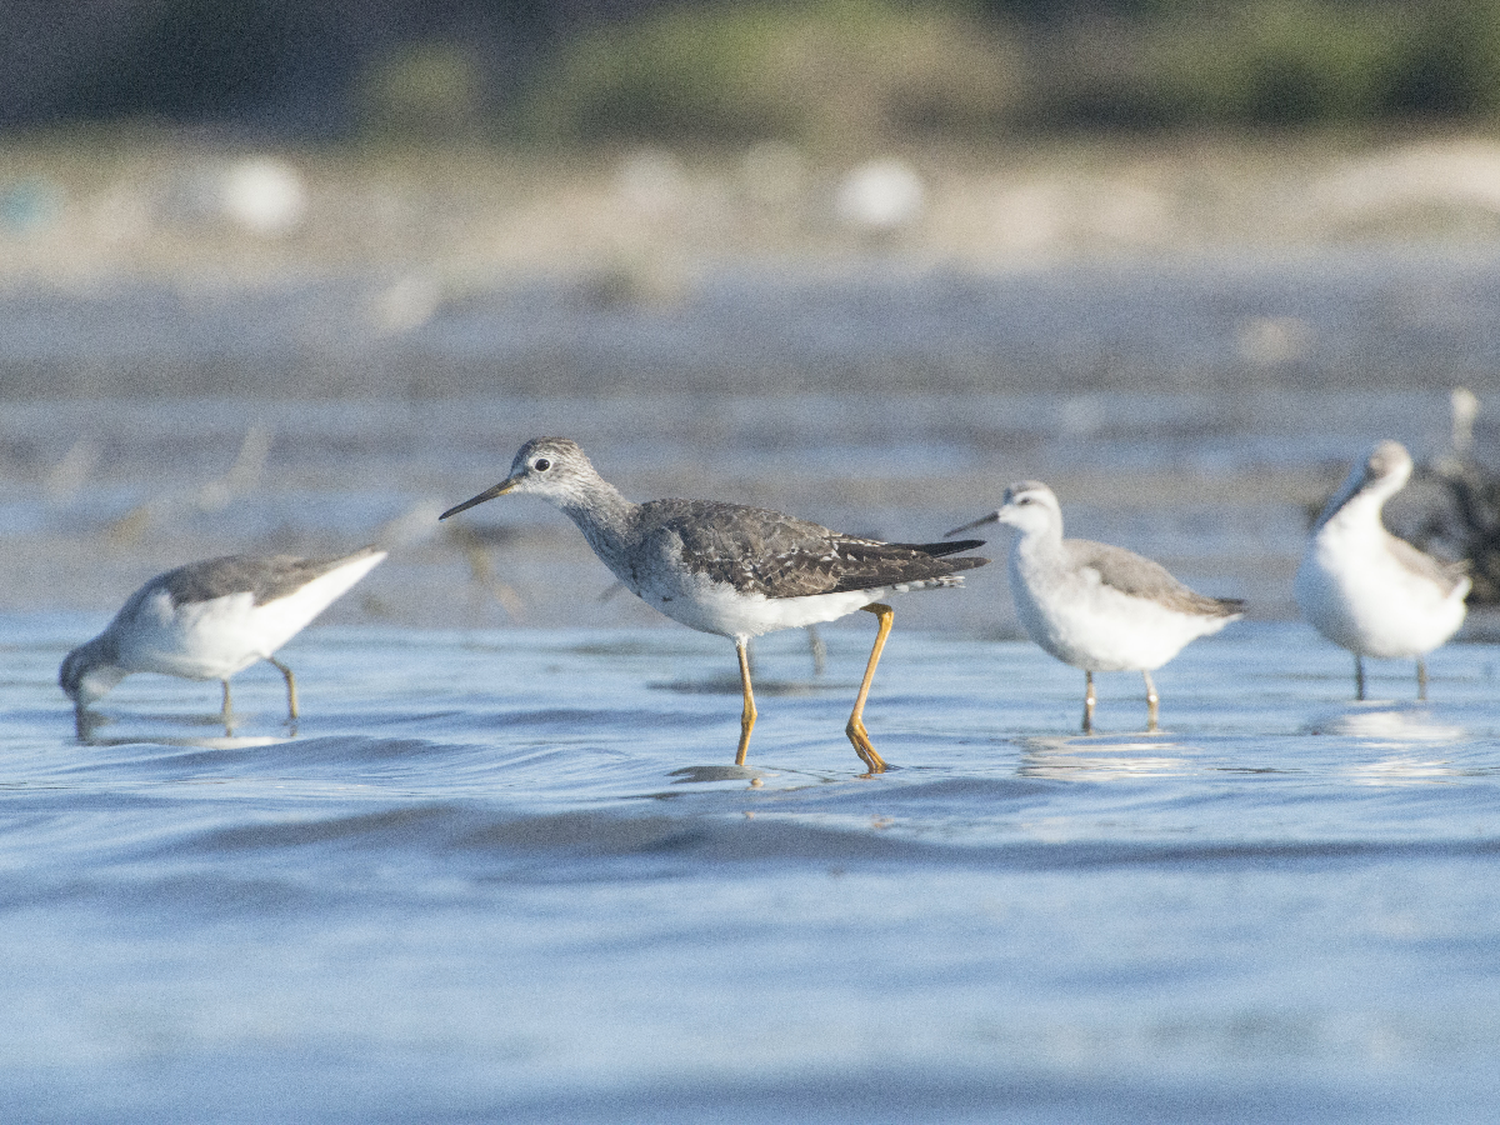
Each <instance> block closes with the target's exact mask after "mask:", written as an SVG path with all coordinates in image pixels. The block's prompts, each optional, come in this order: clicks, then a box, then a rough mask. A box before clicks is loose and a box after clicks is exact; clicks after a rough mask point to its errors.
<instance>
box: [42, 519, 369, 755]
mask: <svg viewBox="0 0 1500 1125" xmlns="http://www.w3.org/2000/svg"><path fill="white" fill-rule="evenodd" d="M385 556H386V552H384V551H379V550H376V549H375V548H374V547H365V548H363V549H361V550H358V551H355V552H354V553H353V554H351V555H344V556H341V557H339V558H331V559H303V558H294V557H293V556H290V555H228V556H226V557H224V558H218V559H206V560H204V561H203V562H194V563H188V564H187V565H186V566H180V567H178V568H177V569H175V570H169V571H167V572H166V573H165V574H158V575H157V576H156V577H155V578H153V579H151V581H149V582H147V583H146V584H145V585H144V586H142V587H141V588H140V589H139V590H137V591H136V592H135V593H133V594H131V595H130V597H129V599H127V600H126V602H125V605H124V606H123V607H122V608H121V609H120V612H119V613H117V614H115V617H114V620H113V621H111V622H110V623H109V625H108V626H106V628H105V630H104V632H102V633H100V634H99V635H98V636H97V637H95V638H94V639H93V640H91V641H88V642H87V643H85V644H82V645H79V646H78V647H77V648H75V649H74V650H73V651H72V652H70V653H68V655H67V657H66V659H64V660H63V662H62V667H61V668H60V669H59V671H58V681H59V683H60V684H61V685H62V689H63V691H64V692H66V693H67V696H68V698H69V699H71V700H73V705H74V708H75V710H76V714H77V718H78V723H79V728H80V730H81V729H82V728H83V726H84V719H83V716H84V712H85V711H86V710H87V708H88V707H89V705H90V704H92V703H94V702H95V701H96V700H98V699H101V698H102V697H103V696H104V695H105V694H107V693H108V692H109V691H110V689H111V688H113V687H114V686H115V685H116V684H117V683H119V682H120V681H121V680H122V679H124V678H125V677H126V676H128V675H130V674H132V673H134V672H161V673H164V674H166V675H169V676H182V677H184V678H185V679H190V680H220V681H222V682H223V685H224V712H223V713H224V721H225V724H226V725H227V724H228V722H229V718H230V715H231V713H232V711H231V706H230V698H229V678H230V677H231V676H233V675H234V674H235V673H236V672H239V671H241V670H242V669H244V668H248V667H249V666H250V665H251V664H254V663H255V662H256V661H258V660H265V661H268V662H269V663H271V664H274V665H275V666H276V668H277V670H278V671H280V672H281V675H282V678H283V679H284V680H285V681H286V702H287V717H288V719H296V718H297V716H298V708H297V680H296V677H294V676H293V675H292V670H291V669H290V668H289V667H287V666H286V665H285V664H283V663H282V662H281V661H279V660H277V659H276V657H275V656H274V655H273V654H274V653H275V652H276V650H277V649H279V648H280V647H281V646H282V645H284V644H286V643H287V641H289V640H291V639H292V638H293V637H294V636H296V635H297V633H298V632H300V631H301V630H302V628H303V626H305V625H307V623H308V622H310V621H311V620H312V619H313V618H314V617H316V616H317V615H318V614H319V613H321V612H322V611H323V610H324V609H325V608H327V607H328V605H329V604H331V603H332V602H333V601H334V600H335V599H337V598H338V597H340V596H341V595H342V594H344V593H345V592H346V591H347V590H348V589H349V588H350V587H351V586H353V585H354V584H355V583H356V582H358V581H359V580H360V579H361V578H363V577H364V576H365V575H366V574H368V573H369V572H370V570H372V569H373V568H374V567H375V566H376V565H377V564H378V563H379V562H380V561H381V560H382V559H384V558H385Z"/></svg>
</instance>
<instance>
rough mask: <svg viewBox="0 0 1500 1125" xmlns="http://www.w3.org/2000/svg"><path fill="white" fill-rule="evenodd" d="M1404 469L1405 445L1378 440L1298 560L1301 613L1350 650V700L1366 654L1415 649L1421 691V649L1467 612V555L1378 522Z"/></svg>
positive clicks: (1358, 692) (1361, 693)
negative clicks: (1444, 553) (1446, 552)
mask: <svg viewBox="0 0 1500 1125" xmlns="http://www.w3.org/2000/svg"><path fill="white" fill-rule="evenodd" d="M1411 471H1412V461H1411V454H1409V453H1408V452H1407V451H1406V447H1405V446H1403V445H1402V444H1401V443H1400V442H1397V441H1382V442H1379V443H1377V444H1376V445H1375V446H1374V447H1373V448H1372V449H1371V450H1370V452H1369V454H1368V455H1367V456H1366V457H1365V460H1364V462H1363V463H1362V464H1357V465H1355V466H1354V468H1353V470H1352V471H1351V472H1350V473H1349V476H1348V478H1347V479H1346V480H1345V481H1344V483H1343V486H1342V487H1340V489H1339V490H1338V492H1336V493H1334V495H1333V498H1332V499H1331V500H1329V501H1328V504H1327V506H1326V507H1324V509H1323V514H1322V515H1321V516H1319V517H1318V522H1317V523H1316V524H1314V525H1313V529H1312V534H1311V536H1310V537H1309V538H1308V541H1307V550H1306V552H1305V553H1304V554H1303V556H1302V565H1301V566H1300V567H1299V568H1298V569H1297V578H1296V581H1295V584H1294V587H1293V589H1294V592H1295V593H1296V596H1297V605H1298V606H1299V607H1300V608H1301V610H1302V615H1303V616H1304V617H1306V618H1307V620H1308V622H1309V623H1310V624H1311V625H1312V626H1313V627H1314V628H1315V629H1317V630H1318V632H1320V633H1322V634H1323V635H1324V636H1325V637H1327V638H1328V639H1329V640H1330V641H1332V642H1333V643H1334V644H1336V645H1340V646H1342V647H1343V648H1346V649H1348V650H1349V651H1350V652H1352V653H1353V654H1354V696H1355V698H1356V699H1364V697H1365V664H1364V658H1365V657H1367V656H1374V657H1415V658H1416V661H1417V698H1418V699H1426V698H1427V662H1426V660H1425V659H1424V657H1425V656H1426V655H1427V654H1428V653H1429V652H1431V651H1432V650H1433V649H1435V648H1437V647H1438V646H1439V645H1441V644H1443V642H1445V641H1446V640H1447V639H1448V638H1449V637H1451V636H1453V634H1454V633H1456V632H1458V627H1459V626H1460V625H1462V624H1463V622H1464V615H1465V614H1466V613H1467V612H1468V610H1467V607H1466V606H1465V605H1464V598H1465V597H1466V596H1467V595H1468V593H1469V587H1470V585H1471V581H1470V579H1469V577H1468V575H1467V574H1466V573H1465V570H1466V569H1467V568H1466V566H1465V564H1463V563H1450V562H1443V561H1442V560H1440V559H1435V558H1433V557H1432V556H1431V555H1428V554H1424V553H1423V552H1421V551H1419V550H1417V548H1415V547H1413V546H1412V545H1411V544H1410V543H1408V542H1406V540H1404V539H1398V538H1397V537H1396V536H1394V535H1392V534H1391V533H1390V532H1389V531H1387V530H1386V529H1385V526H1384V525H1383V524H1382V523H1381V522H1380V513H1381V509H1382V508H1384V507H1385V502H1386V501H1387V500H1389V499H1390V498H1391V497H1392V496H1394V495H1396V493H1398V492H1400V491H1401V489H1403V488H1404V487H1406V482H1407V481H1408V480H1409V479H1411Z"/></svg>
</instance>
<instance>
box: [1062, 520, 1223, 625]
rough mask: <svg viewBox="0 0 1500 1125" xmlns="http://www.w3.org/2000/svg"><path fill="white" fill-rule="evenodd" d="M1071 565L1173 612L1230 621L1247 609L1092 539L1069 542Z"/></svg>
mask: <svg viewBox="0 0 1500 1125" xmlns="http://www.w3.org/2000/svg"><path fill="white" fill-rule="evenodd" d="M1066 546H1067V548H1068V552H1069V555H1070V556H1071V557H1070V559H1069V561H1070V562H1071V563H1072V564H1073V565H1074V566H1086V567H1090V568H1091V569H1093V570H1095V571H1097V572H1098V573H1099V579H1100V581H1102V582H1103V583H1104V585H1106V586H1109V587H1111V588H1112V589H1115V590H1119V591H1120V592H1121V593H1122V594H1129V595H1130V596H1131V597H1136V598H1150V599H1151V600H1152V601H1156V602H1160V603H1161V604H1162V605H1164V606H1166V607H1167V608H1169V609H1175V610H1178V611H1179V612H1182V613H1195V614H1200V615H1203V616H1219V617H1228V616H1230V615H1231V614H1235V613H1239V612H1240V611H1241V610H1242V609H1244V606H1245V603H1244V602H1242V601H1240V600H1239V599H1237V598H1210V597H1208V596H1207V595H1205V594H1200V593H1198V592H1197V591H1196V590H1192V589H1189V588H1188V587H1187V586H1184V585H1183V584H1182V583H1181V582H1179V581H1177V579H1175V578H1173V577H1172V574H1171V572H1170V571H1168V570H1167V568H1166V567H1164V566H1162V565H1161V564H1160V563H1156V562H1152V561H1151V560H1150V559H1147V558H1142V557H1141V556H1140V555H1137V554H1136V553H1135V552H1133V551H1127V550H1125V548H1123V547H1114V546H1111V545H1110V544H1108V543H1095V542H1093V541H1092V540H1089V539H1069V540H1067V541H1066Z"/></svg>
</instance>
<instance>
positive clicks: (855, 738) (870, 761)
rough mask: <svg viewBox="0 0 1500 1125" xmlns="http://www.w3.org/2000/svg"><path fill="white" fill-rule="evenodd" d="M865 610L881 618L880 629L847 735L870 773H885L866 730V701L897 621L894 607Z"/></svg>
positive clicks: (877, 607) (881, 761)
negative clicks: (886, 643)
mask: <svg viewBox="0 0 1500 1125" xmlns="http://www.w3.org/2000/svg"><path fill="white" fill-rule="evenodd" d="M863 608H864V611H865V612H866V613H873V614H874V615H875V616H876V617H878V618H879V619H880V628H879V630H878V631H877V632H876V634H875V646H874V647H873V648H871V649H870V662H869V663H868V664H867V665H865V678H864V681H863V682H862V683H861V684H860V685H859V695H858V696H856V697H855V700H854V710H853V711H852V712H851V713H850V715H849V723H848V725H847V726H845V727H844V733H845V734H847V735H848V736H849V741H850V742H852V743H853V744H854V752H855V753H856V754H858V755H859V756H860V760H861V761H863V762H864V763H865V765H867V766H869V767H870V772H871V773H881V772H882V771H883V770H884V769H885V759H883V758H882V757H881V756H880V755H879V754H877V753H876V752H875V747H874V746H872V745H870V732H869V731H867V730H865V721H864V715H865V700H866V699H868V698H869V696H870V683H871V681H872V680H874V679H875V666H876V665H877V664H879V663H880V654H881V652H883V651H884V650H885V639H886V637H888V636H890V635H891V622H892V621H894V620H895V616H896V615H895V614H894V613H893V612H891V607H890V606H888V605H882V604H881V603H879V602H876V603H875V604H874V605H867V606H864V607H863Z"/></svg>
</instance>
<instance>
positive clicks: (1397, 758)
mask: <svg viewBox="0 0 1500 1125" xmlns="http://www.w3.org/2000/svg"><path fill="white" fill-rule="evenodd" d="M1308 729H1309V733H1311V734H1332V735H1342V736H1344V737H1345V738H1352V739H1354V740H1355V741H1356V742H1358V743H1359V744H1360V745H1363V746H1368V747H1370V748H1371V749H1375V750H1393V751H1398V752H1397V753H1394V754H1390V755H1388V756H1386V757H1382V758H1379V759H1377V760H1376V761H1372V762H1355V763H1351V764H1350V766H1349V767H1348V769H1347V770H1346V771H1345V772H1346V773H1347V776H1349V777H1350V778H1351V779H1352V780H1353V781H1355V782H1356V783H1357V784H1361V785H1413V784H1422V783H1433V782H1441V781H1446V780H1449V779H1451V778H1455V777H1458V776H1460V775H1462V774H1464V773H1465V772H1467V771H1464V770H1461V769H1459V768H1457V767H1456V766H1454V765H1453V764H1452V763H1451V762H1449V761H1447V760H1445V759H1441V758H1432V757H1430V756H1429V754H1428V753H1427V751H1430V749H1431V748H1433V747H1435V746H1439V745H1448V744H1453V743H1459V742H1463V741H1464V740H1466V739H1468V738H1469V732H1468V731H1467V730H1465V729H1464V728H1463V727H1459V726H1454V725H1453V724H1452V723H1442V722H1438V721H1436V720H1434V719H1433V718H1432V714H1431V712H1430V711H1428V710H1426V709H1425V708H1423V707H1420V706H1392V705H1391V704H1389V703H1382V704H1377V705H1375V706H1373V707H1371V706H1368V705H1365V706H1361V705H1358V704H1355V705H1353V706H1352V707H1351V708H1350V709H1349V710H1347V711H1344V712H1341V713H1340V714H1337V715H1330V716H1327V717H1326V718H1323V719H1319V720H1315V721H1314V722H1313V723H1312V724H1311V725H1310V726H1309V728H1308Z"/></svg>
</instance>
